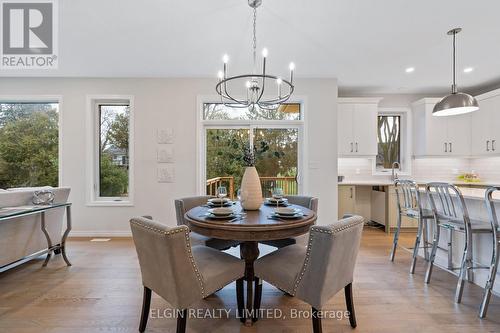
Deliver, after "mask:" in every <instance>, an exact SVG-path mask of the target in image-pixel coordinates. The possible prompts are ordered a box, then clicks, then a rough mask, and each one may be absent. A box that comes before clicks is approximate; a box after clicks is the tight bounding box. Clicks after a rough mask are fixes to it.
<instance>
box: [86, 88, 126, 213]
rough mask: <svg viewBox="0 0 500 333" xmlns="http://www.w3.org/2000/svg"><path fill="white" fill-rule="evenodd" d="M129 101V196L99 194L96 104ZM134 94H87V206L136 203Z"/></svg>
mask: <svg viewBox="0 0 500 333" xmlns="http://www.w3.org/2000/svg"><path fill="white" fill-rule="evenodd" d="M123 101H127V102H128V103H129V110H130V116H129V147H128V149H129V151H128V154H129V180H128V181H129V195H128V197H127V198H123V199H121V198H106V197H99V196H98V195H97V187H96V184H97V182H98V179H97V177H98V175H99V171H98V167H99V166H98V165H97V160H98V159H97V155H96V154H97V153H96V137H97V128H96V124H97V123H96V117H97V112H96V106H97V104H98V103H102V102H106V103H108V102H109V103H120V102H122V103H123ZM134 114H135V112H134V96H132V95H87V117H86V133H87V168H86V179H87V184H88V185H87V191H86V192H87V193H86V198H87V203H86V205H87V206H91V207H94V206H95V207H115V206H117V207H130V206H133V205H134V184H135V181H134V156H135V154H134V147H135V141H134V133H135V127H134Z"/></svg>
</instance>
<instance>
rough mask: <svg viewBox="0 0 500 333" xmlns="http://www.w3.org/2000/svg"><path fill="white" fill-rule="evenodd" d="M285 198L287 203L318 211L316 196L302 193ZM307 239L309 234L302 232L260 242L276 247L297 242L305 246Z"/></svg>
mask: <svg viewBox="0 0 500 333" xmlns="http://www.w3.org/2000/svg"><path fill="white" fill-rule="evenodd" d="M285 198H286V199H287V200H288V203H290V204H292V205H297V206H302V207H305V208H308V209H310V210H312V211H313V212H315V213H318V198H315V197H309V196H302V195H289V196H286V197H285ZM308 239H309V234H304V235H300V236H298V237H294V238H285V239H277V240H269V241H264V242H262V244H266V245H270V246H274V247H277V248H278V249H280V248H282V247H285V246H288V245H292V244H299V245H301V246H303V247H306V246H307V240H308Z"/></svg>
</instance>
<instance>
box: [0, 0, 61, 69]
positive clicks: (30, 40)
mask: <svg viewBox="0 0 500 333" xmlns="http://www.w3.org/2000/svg"><path fill="white" fill-rule="evenodd" d="M56 1H57V0H31V1H30V0H25V1H22V0H0V5H1V14H0V17H1V19H2V24H1V29H2V33H1V36H2V42H1V46H2V51H1V57H2V61H1V66H0V67H1V68H2V69H56V68H57V63H58V61H57V60H58V59H57V58H58V57H57V37H58V36H57V32H58V29H57V28H58V27H57V22H58V20H57V10H56V9H57V2H56Z"/></svg>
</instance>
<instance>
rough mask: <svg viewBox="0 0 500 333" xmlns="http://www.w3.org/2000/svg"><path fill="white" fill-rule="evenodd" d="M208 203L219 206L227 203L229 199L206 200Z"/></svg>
mask: <svg viewBox="0 0 500 333" xmlns="http://www.w3.org/2000/svg"><path fill="white" fill-rule="evenodd" d="M208 202H210V203H213V204H217V205H220V204H225V203H228V202H229V199H228V198H212V199H208Z"/></svg>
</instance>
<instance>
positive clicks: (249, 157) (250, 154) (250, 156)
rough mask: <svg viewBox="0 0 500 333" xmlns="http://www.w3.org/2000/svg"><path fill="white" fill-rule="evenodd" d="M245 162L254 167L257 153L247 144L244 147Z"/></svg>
mask: <svg viewBox="0 0 500 333" xmlns="http://www.w3.org/2000/svg"><path fill="white" fill-rule="evenodd" d="M242 159H243V163H244V164H245V166H247V167H253V166H255V153H254V151H253V149H252V148H250V146H246V147H245V148H244V149H243V158H242Z"/></svg>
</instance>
